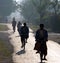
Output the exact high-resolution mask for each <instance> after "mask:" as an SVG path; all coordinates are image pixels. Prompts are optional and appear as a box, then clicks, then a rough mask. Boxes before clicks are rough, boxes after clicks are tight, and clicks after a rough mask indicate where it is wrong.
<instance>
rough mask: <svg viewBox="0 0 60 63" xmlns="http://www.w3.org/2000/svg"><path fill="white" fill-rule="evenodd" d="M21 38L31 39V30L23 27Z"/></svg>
mask: <svg viewBox="0 0 60 63" xmlns="http://www.w3.org/2000/svg"><path fill="white" fill-rule="evenodd" d="M20 31H21V37H24V38H28V37H29V29H28V27H27V26H22V27H21V30H20Z"/></svg>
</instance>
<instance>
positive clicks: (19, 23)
mask: <svg viewBox="0 0 60 63" xmlns="http://www.w3.org/2000/svg"><path fill="white" fill-rule="evenodd" d="M21 26H22V24H21V22H20V21H19V22H18V24H17V30H18V32H19V35H20V34H21V32H20V30H21Z"/></svg>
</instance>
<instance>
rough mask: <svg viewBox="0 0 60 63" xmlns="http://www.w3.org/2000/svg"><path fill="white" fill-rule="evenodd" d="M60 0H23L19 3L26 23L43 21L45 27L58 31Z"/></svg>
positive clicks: (36, 23)
mask: <svg viewBox="0 0 60 63" xmlns="http://www.w3.org/2000/svg"><path fill="white" fill-rule="evenodd" d="M59 6H60V2H59V1H58V0H24V1H23V2H22V4H21V5H20V8H21V15H23V17H24V18H25V20H26V21H27V22H28V23H33V24H34V25H38V24H40V23H44V24H45V26H46V28H48V29H50V30H52V31H54V32H56V31H60V28H59V27H60V25H59V24H60V19H59V16H60V11H59V10H60V7H59Z"/></svg>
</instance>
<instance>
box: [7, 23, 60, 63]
mask: <svg viewBox="0 0 60 63" xmlns="http://www.w3.org/2000/svg"><path fill="white" fill-rule="evenodd" d="M7 26H8V27H9V30H8V32H9V34H10V36H9V37H10V39H11V40H10V41H11V44H12V45H13V47H14V53H13V61H14V63H39V62H40V56H39V54H35V52H36V51H34V50H33V48H34V45H35V39H34V34H32V33H30V34H29V36H30V37H29V39H28V43H27V44H26V51H24V50H23V48H21V41H20V37H19V34H18V32H17V30H16V32H15V33H13V30H12V27H11V24H8V25H7ZM31 31H32V30H30V32H31ZM47 46H48V55H47V61H45V63H60V45H59V44H57V43H56V42H53V41H50V40H49V41H48V42H47Z"/></svg>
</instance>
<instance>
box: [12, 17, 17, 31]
mask: <svg viewBox="0 0 60 63" xmlns="http://www.w3.org/2000/svg"><path fill="white" fill-rule="evenodd" d="M12 27H13V32H15V28H16V21H15V17H14V18H13V21H12Z"/></svg>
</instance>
